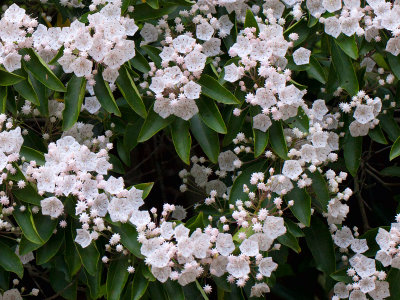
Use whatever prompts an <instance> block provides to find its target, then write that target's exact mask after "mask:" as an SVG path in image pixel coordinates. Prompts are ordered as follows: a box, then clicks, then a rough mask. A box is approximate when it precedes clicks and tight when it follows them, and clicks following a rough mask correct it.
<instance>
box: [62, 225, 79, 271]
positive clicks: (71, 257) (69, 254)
mask: <svg viewBox="0 0 400 300" xmlns="http://www.w3.org/2000/svg"><path fill="white" fill-rule="evenodd" d="M64 259H65V263H66V265H67V272H68V274H69V276H70V277H72V276H74V275H75V274H76V273H77V272H78V271H79V270H80V268H81V266H82V263H81V259H80V257H79V254H78V251H77V250H76V247H75V242H74V240H73V238H72V232H71V228H70V226H69V227H67V228H66V229H65V252H64Z"/></svg>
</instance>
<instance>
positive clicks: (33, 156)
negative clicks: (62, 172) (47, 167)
mask: <svg viewBox="0 0 400 300" xmlns="http://www.w3.org/2000/svg"><path fill="white" fill-rule="evenodd" d="M19 154H20V155H21V157H25V160H27V161H31V160H34V161H35V162H36V164H37V165H38V166H43V165H44V163H45V159H44V154H43V153H42V152H40V151H38V150H35V149H32V148H30V147H26V146H22V147H21V150H20V153H19Z"/></svg>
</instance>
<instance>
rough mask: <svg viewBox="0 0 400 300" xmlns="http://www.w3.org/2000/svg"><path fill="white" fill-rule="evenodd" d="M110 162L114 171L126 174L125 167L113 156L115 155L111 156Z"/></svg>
mask: <svg viewBox="0 0 400 300" xmlns="http://www.w3.org/2000/svg"><path fill="white" fill-rule="evenodd" d="M108 156H109V161H110V163H111V164H112V166H113V167H112V171H113V172H115V173H118V174H125V169H124V165H123V164H122V162H121V160H120V159H119V158H118V157H117V156H115V155H113V154H109V155H108Z"/></svg>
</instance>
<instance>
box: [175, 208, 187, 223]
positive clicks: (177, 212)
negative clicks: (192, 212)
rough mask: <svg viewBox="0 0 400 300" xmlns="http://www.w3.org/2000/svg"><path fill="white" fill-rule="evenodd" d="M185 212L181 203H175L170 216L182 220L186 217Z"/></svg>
mask: <svg viewBox="0 0 400 300" xmlns="http://www.w3.org/2000/svg"><path fill="white" fill-rule="evenodd" d="M186 215H187V212H186V209H185V208H184V207H183V206H182V205H175V210H174V211H173V212H172V218H173V219H175V220H179V221H181V220H183V219H185V218H186Z"/></svg>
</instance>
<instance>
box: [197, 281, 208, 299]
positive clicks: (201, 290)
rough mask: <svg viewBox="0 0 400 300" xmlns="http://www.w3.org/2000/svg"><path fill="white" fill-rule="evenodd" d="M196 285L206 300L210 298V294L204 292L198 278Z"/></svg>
mask: <svg viewBox="0 0 400 300" xmlns="http://www.w3.org/2000/svg"><path fill="white" fill-rule="evenodd" d="M196 287H197V289H198V290H199V291H200V293H201V295H202V296H203V299H204V300H208V296H207V295H206V293H205V292H204V290H203V288H202V287H201V285H200V283H199V282H198V281H197V280H196Z"/></svg>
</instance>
